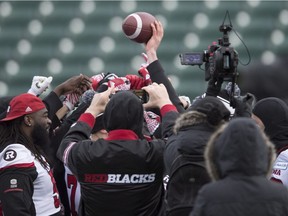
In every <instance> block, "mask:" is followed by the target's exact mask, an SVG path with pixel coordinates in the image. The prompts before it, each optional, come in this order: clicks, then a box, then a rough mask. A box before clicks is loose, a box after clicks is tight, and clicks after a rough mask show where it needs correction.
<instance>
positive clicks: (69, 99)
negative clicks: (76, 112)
mask: <svg viewBox="0 0 288 216" xmlns="http://www.w3.org/2000/svg"><path fill="white" fill-rule="evenodd" d="M79 99H80V96H79V95H78V94H76V93H71V94H68V95H66V98H65V100H64V101H63V104H64V105H66V106H67V107H68V109H69V111H71V110H73V109H74V106H75V104H76V103H78V101H79Z"/></svg>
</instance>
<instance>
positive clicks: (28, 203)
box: [0, 168, 37, 216]
mask: <svg viewBox="0 0 288 216" xmlns="http://www.w3.org/2000/svg"><path fill="white" fill-rule="evenodd" d="M36 177H37V173H36V169H35V168H29V169H23V171H21V170H19V169H18V170H17V169H15V168H10V169H6V170H5V171H3V173H1V177H0V182H1V184H0V200H1V202H2V208H3V212H4V213H5V215H23V216H25V215H27V216H31V215H36V212H35V206H34V203H33V200H32V196H33V181H34V180H35V179H36ZM11 179H17V184H16V185H15V186H16V187H14V188H11ZM16 203H17V204H16Z"/></svg>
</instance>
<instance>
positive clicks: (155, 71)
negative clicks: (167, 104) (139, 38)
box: [147, 60, 185, 113]
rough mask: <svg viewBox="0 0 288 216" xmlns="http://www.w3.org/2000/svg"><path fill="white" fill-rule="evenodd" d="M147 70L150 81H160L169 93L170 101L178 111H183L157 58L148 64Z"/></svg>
mask: <svg viewBox="0 0 288 216" xmlns="http://www.w3.org/2000/svg"><path fill="white" fill-rule="evenodd" d="M147 70H148V71H149V73H150V77H151V80H152V82H156V83H159V84H160V83H162V84H163V85H164V86H165V87H166V89H167V91H168V94H169V97H170V100H171V101H172V103H173V104H174V105H175V106H176V108H177V110H178V112H179V113H182V112H184V110H185V109H184V107H183V105H182V103H181V101H180V99H179V97H178V95H177V93H176V91H175V89H174V87H173V86H172V84H171V82H170V80H169V79H168V77H167V76H166V74H165V71H164V69H163V67H162V65H161V64H160V61H159V60H156V61H154V62H152V63H151V64H150V65H148V67H147Z"/></svg>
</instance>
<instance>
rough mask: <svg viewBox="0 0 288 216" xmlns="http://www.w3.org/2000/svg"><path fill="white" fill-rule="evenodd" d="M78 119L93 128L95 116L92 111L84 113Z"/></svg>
mask: <svg viewBox="0 0 288 216" xmlns="http://www.w3.org/2000/svg"><path fill="white" fill-rule="evenodd" d="M78 121H82V122H85V123H87V124H88V125H89V126H90V127H91V128H93V126H94V123H95V118H94V116H93V115H92V114H91V113H83V114H82V115H81V116H80V118H79V120H78Z"/></svg>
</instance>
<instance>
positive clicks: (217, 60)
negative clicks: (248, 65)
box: [179, 23, 238, 83]
mask: <svg viewBox="0 0 288 216" xmlns="http://www.w3.org/2000/svg"><path fill="white" fill-rule="evenodd" d="M231 30H232V25H224V23H223V24H222V25H221V26H220V27H219V31H220V32H223V37H222V38H220V39H218V44H216V43H213V44H212V45H210V46H209V47H208V50H204V51H203V52H190V53H183V54H180V55H179V56H180V60H181V64H182V65H192V66H194V65H199V67H200V65H202V64H203V63H204V62H205V80H206V81H208V80H210V79H211V78H212V79H213V80H219V79H221V80H223V81H231V82H233V83H234V82H235V80H236V77H237V76H238V72H237V66H238V53H237V51H236V50H235V49H234V48H233V47H231V46H230V42H229V36H228V32H230V31H231Z"/></svg>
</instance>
